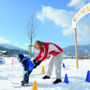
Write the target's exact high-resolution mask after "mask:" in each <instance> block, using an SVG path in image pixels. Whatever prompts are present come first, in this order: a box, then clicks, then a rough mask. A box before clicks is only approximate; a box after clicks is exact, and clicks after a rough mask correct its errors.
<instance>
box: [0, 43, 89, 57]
mask: <svg viewBox="0 0 90 90" xmlns="http://www.w3.org/2000/svg"><path fill="white" fill-rule="evenodd" d="M0 50H1V51H8V52H9V53H10V55H11V56H15V55H18V54H20V53H23V54H28V51H27V50H24V49H21V48H18V47H16V46H13V45H9V44H0ZM63 50H64V52H63V53H64V55H67V56H75V45H72V46H67V47H65V48H63ZM78 55H79V56H82V55H86V56H87V55H90V45H78Z"/></svg>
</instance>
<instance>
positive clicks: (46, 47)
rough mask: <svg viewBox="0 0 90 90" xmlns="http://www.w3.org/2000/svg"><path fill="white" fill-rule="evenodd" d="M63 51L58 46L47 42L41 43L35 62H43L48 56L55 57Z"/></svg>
mask: <svg viewBox="0 0 90 90" xmlns="http://www.w3.org/2000/svg"><path fill="white" fill-rule="evenodd" d="M62 52H63V50H62V48H60V47H59V46H58V45H56V44H53V43H48V42H43V45H42V48H41V50H40V52H39V54H38V56H37V57H36V58H35V60H36V61H38V60H40V61H44V60H45V59H46V58H47V56H48V55H50V54H51V55H53V56H56V55H58V54H60V53H62Z"/></svg>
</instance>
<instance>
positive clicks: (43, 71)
mask: <svg viewBox="0 0 90 90" xmlns="http://www.w3.org/2000/svg"><path fill="white" fill-rule="evenodd" d="M42 74H45V69H44V66H42Z"/></svg>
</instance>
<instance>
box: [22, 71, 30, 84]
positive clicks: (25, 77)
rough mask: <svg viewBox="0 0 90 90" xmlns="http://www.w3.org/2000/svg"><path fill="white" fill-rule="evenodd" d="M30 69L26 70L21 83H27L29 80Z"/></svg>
mask: <svg viewBox="0 0 90 90" xmlns="http://www.w3.org/2000/svg"><path fill="white" fill-rule="evenodd" d="M31 72H32V71H28V72H27V73H26V74H25V75H24V78H23V83H24V84H25V83H28V82H29V75H30V74H31Z"/></svg>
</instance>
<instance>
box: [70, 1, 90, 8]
mask: <svg viewBox="0 0 90 90" xmlns="http://www.w3.org/2000/svg"><path fill="white" fill-rule="evenodd" d="M88 2H90V0H71V1H70V2H69V3H68V6H69V7H74V8H76V9H80V8H82V7H83V6H84V5H85V4H86V3H88Z"/></svg>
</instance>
